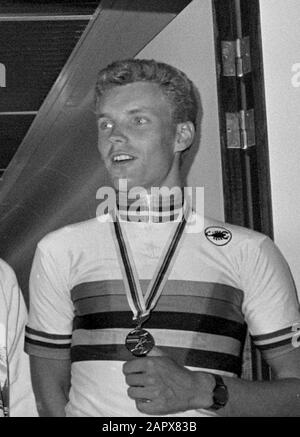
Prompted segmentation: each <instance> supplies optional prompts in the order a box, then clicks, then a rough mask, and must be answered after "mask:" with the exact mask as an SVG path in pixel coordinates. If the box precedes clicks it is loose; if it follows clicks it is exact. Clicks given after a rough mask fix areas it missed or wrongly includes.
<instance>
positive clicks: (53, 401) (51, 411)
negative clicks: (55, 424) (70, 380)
mask: <svg viewBox="0 0 300 437" xmlns="http://www.w3.org/2000/svg"><path fill="white" fill-rule="evenodd" d="M36 401H37V409H38V412H39V416H40V417H65V416H66V413H65V407H66V405H67V402H68V399H67V398H66V396H65V394H64V392H63V391H62V390H53V389H52V390H51V389H50V390H47V392H46V393H44V394H41V393H39V394H38V395H37V396H36Z"/></svg>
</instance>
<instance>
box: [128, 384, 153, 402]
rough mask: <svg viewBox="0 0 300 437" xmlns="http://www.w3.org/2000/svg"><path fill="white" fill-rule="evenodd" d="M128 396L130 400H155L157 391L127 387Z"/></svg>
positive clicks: (147, 388)
mask: <svg viewBox="0 0 300 437" xmlns="http://www.w3.org/2000/svg"><path fill="white" fill-rule="evenodd" d="M127 393H128V396H129V397H130V398H131V399H134V400H137V399H143V400H145V399H148V400H150V401H151V400H153V399H155V398H157V390H155V389H153V388H149V387H129V388H128V389H127Z"/></svg>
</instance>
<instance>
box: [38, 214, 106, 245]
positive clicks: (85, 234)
mask: <svg viewBox="0 0 300 437" xmlns="http://www.w3.org/2000/svg"><path fill="white" fill-rule="evenodd" d="M102 232H103V233H105V232H106V226H105V223H101V222H100V221H99V220H98V219H97V218H92V219H89V220H84V221H81V222H78V223H72V224H69V225H66V226H63V227H62V228H59V229H56V230H54V231H51V232H49V233H48V234H46V235H45V236H44V237H43V238H42V239H41V240H40V241H39V243H38V246H39V247H51V246H55V247H59V246H65V245H72V244H76V243H79V242H80V241H84V240H85V239H91V238H93V236H94V235H98V234H99V233H102Z"/></svg>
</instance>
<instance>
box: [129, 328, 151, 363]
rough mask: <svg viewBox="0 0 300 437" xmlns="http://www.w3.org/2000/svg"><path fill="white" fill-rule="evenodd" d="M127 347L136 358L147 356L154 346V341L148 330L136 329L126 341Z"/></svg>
mask: <svg viewBox="0 0 300 437" xmlns="http://www.w3.org/2000/svg"><path fill="white" fill-rule="evenodd" d="M125 346H126V347H127V349H128V350H129V352H131V353H132V355H134V356H136V357H143V356H145V355H147V354H148V353H149V352H150V351H151V349H152V348H153V346H154V339H153V337H152V335H151V334H150V332H148V331H146V329H142V328H139V327H138V328H136V329H134V330H133V331H131V332H129V334H128V335H127V337H126V340H125Z"/></svg>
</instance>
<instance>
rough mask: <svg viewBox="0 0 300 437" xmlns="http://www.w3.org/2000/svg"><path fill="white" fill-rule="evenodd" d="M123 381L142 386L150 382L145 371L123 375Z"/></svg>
mask: <svg viewBox="0 0 300 437" xmlns="http://www.w3.org/2000/svg"><path fill="white" fill-rule="evenodd" d="M125 381H126V383H127V384H128V385H131V386H135V387H144V386H145V385H149V384H150V382H151V381H150V382H149V378H148V377H147V376H146V375H145V373H129V374H127V375H126V376H125Z"/></svg>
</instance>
